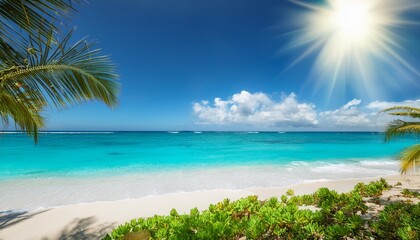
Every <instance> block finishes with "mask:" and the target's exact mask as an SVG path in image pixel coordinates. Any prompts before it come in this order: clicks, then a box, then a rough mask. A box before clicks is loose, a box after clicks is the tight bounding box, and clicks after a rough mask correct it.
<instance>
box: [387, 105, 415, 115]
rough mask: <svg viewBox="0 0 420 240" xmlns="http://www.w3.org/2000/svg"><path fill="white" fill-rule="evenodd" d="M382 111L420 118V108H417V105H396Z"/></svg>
mask: <svg viewBox="0 0 420 240" xmlns="http://www.w3.org/2000/svg"><path fill="white" fill-rule="evenodd" d="M393 111H397V112H393ZM381 112H386V113H388V114H390V115H395V116H406V117H412V118H420V108H416V107H409V106H396V107H391V108H387V109H384V110H382V111H381Z"/></svg>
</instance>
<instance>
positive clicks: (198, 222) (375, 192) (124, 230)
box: [104, 179, 419, 240]
mask: <svg viewBox="0 0 420 240" xmlns="http://www.w3.org/2000/svg"><path fill="white" fill-rule="evenodd" d="M389 187H390V186H389V185H388V183H387V182H386V181H385V180H384V179H381V180H379V181H375V182H371V183H369V184H363V183H359V184H357V185H356V187H355V188H354V190H353V191H351V192H349V193H341V194H339V193H337V192H336V191H332V190H329V189H327V188H320V189H319V190H318V191H316V192H315V193H314V194H310V195H302V196H291V197H287V196H286V195H283V196H281V197H280V198H270V199H268V200H265V201H261V200H259V199H258V198H257V196H248V197H246V198H242V199H239V200H237V201H230V200H229V199H225V200H223V201H222V202H219V203H217V204H212V205H210V206H209V208H208V209H207V210H204V211H202V212H200V211H199V210H198V209H196V208H194V209H192V210H191V211H190V213H189V214H179V213H178V212H177V211H176V210H175V209H173V210H172V211H171V213H170V214H169V215H168V216H153V217H150V218H140V219H137V220H132V221H130V222H127V223H125V224H123V225H121V226H119V227H117V228H116V229H114V230H113V231H112V233H111V234H109V235H107V236H106V237H105V238H104V239H108V240H112V239H125V237H126V236H128V235H127V234H129V233H132V232H140V231H147V232H148V233H150V236H151V238H152V239H243V238H246V239H345V238H355V239H369V237H375V236H382V235H379V234H380V233H379V232H380V231H379V229H381V231H385V232H386V231H387V229H386V228H383V230H382V228H381V227H380V226H383V225H384V224H385V222H380V223H378V224H377V225H375V226H377V228H375V229H378V230H375V231H372V229H370V228H369V227H368V226H369V224H370V222H367V220H364V219H363V218H362V217H361V215H362V214H363V213H365V212H366V211H367V209H368V207H367V206H366V204H365V202H364V201H363V197H374V196H379V195H380V194H381V193H382V191H384V190H386V189H388V188H389ZM304 205H310V206H313V207H315V210H314V211H312V210H309V209H305V208H304V207H303V206H304ZM407 211H408V210H407ZM407 211H406V212H407ZM381 221H382V220H381ZM383 221H387V220H386V219H385V220H383ZM414 221H417V220H412V219H410V220H409V221H408V222H407V225H404V226H401V227H400V225H398V229H403V230H400V231H404V229H407V228H406V227H408V226H410V224H411V225H412V224H417V222H414ZM417 226H419V225H417ZM412 229H414V230H416V229H417V228H415V227H412ZM381 234H382V233H381ZM383 234H386V233H383ZM384 236H385V235H384ZM397 239H398V238H397ZM401 239H404V238H401ZM408 239H410V238H408Z"/></svg>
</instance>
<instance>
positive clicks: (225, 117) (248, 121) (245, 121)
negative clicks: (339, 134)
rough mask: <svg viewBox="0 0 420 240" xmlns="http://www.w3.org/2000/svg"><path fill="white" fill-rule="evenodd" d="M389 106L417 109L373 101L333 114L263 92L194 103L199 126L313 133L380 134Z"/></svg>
mask: <svg viewBox="0 0 420 240" xmlns="http://www.w3.org/2000/svg"><path fill="white" fill-rule="evenodd" d="M392 106H415V107H420V99H418V100H407V101H403V102H386V101H374V102H371V103H368V104H367V105H362V100H361V99H353V100H351V101H349V102H348V103H346V104H345V105H343V106H342V107H340V108H338V109H334V110H328V111H321V110H318V109H317V108H316V106H315V104H313V103H305V102H299V100H298V97H297V96H296V94H294V93H290V94H288V95H283V96H282V97H281V98H279V99H273V98H272V97H271V96H270V95H268V94H266V93H262V92H257V93H250V92H247V91H241V92H240V93H236V94H234V95H232V96H231V97H229V98H228V99H226V100H222V99H221V98H215V99H214V100H213V102H212V103H210V102H209V101H207V100H203V101H201V102H195V103H193V112H194V115H195V116H196V119H197V122H196V124H199V125H218V126H229V125H247V126H254V127H260V128H263V129H265V128H273V129H274V128H276V129H277V128H281V129H299V128H301V129H302V128H304V129H314V130H317V129H318V130H346V129H348V130H355V129H358V130H380V129H382V128H383V127H384V126H385V125H386V124H387V123H388V122H389V121H390V120H392V117H390V116H387V115H385V114H380V113H378V112H380V111H381V110H383V109H385V108H388V107H392Z"/></svg>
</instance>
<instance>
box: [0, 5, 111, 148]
mask: <svg viewBox="0 0 420 240" xmlns="http://www.w3.org/2000/svg"><path fill="white" fill-rule="evenodd" d="M78 2H79V1H78V0H76V1H75V0H2V1H0V124H2V125H4V126H6V125H8V124H9V122H11V120H13V121H12V122H14V123H15V125H16V128H17V129H19V130H22V131H25V132H27V133H28V134H32V135H33V137H34V140H35V142H36V141H37V139H38V132H39V130H40V129H41V128H43V127H44V125H45V117H44V116H43V114H42V113H43V111H44V110H45V108H47V107H51V108H57V109H63V108H66V107H69V106H71V105H75V104H78V103H82V102H86V101H91V100H97V101H101V102H104V103H105V104H107V105H108V106H110V107H113V106H115V105H116V104H117V94H118V89H119V85H118V83H117V79H118V76H117V75H116V73H115V66H114V65H113V64H112V62H111V61H110V59H109V58H108V57H107V56H104V55H102V54H101V51H100V49H95V47H94V43H93V42H91V41H87V40H86V39H81V40H79V41H77V42H76V43H73V44H72V43H70V39H71V36H72V32H73V31H69V32H68V33H67V34H63V33H61V31H60V28H61V26H62V25H63V20H66V19H69V18H70V16H71V13H72V12H74V11H75V9H74V7H73V4H74V3H78Z"/></svg>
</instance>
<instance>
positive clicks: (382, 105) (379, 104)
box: [366, 99, 420, 111]
mask: <svg viewBox="0 0 420 240" xmlns="http://www.w3.org/2000/svg"><path fill="white" fill-rule="evenodd" d="M395 106H411V107H417V108H420V99H418V100H405V101H403V102H384V101H374V102H371V103H369V104H368V105H367V106H366V108H368V109H371V110H375V111H382V110H384V109H386V108H390V107H395Z"/></svg>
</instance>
